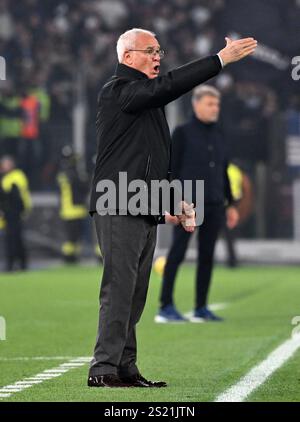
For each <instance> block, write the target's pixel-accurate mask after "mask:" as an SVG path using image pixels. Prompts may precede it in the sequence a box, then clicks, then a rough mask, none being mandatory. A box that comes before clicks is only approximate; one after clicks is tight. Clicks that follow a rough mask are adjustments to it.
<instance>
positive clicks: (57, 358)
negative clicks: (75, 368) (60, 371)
mask: <svg viewBox="0 0 300 422" xmlns="http://www.w3.org/2000/svg"><path fill="white" fill-rule="evenodd" d="M71 359H74V360H75V361H76V362H77V358H76V357H75V356H21V357H15V358H6V357H0V362H1V361H5V362H6V361H18V360H71Z"/></svg>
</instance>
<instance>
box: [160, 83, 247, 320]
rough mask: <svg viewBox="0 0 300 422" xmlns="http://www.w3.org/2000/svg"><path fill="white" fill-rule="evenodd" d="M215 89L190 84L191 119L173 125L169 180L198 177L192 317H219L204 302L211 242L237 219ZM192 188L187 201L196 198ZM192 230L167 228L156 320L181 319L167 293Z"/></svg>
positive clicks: (207, 318) (212, 254) (208, 280)
mask: <svg viewBox="0 0 300 422" xmlns="http://www.w3.org/2000/svg"><path fill="white" fill-rule="evenodd" d="M220 102H221V95H220V92H219V91H218V90H217V89H215V88H214V87H212V86H209V85H202V86H199V87H197V88H195V89H194V91H193V97H192V106H193V111H194V115H193V117H192V118H191V120H190V121H189V122H188V123H186V124H184V125H182V126H179V127H177V128H176V129H175V131H174V133H173V137H172V167H171V169H172V175H173V178H174V179H178V180H180V181H182V182H183V181H184V180H193V181H196V180H204V221H203V224H202V225H201V226H200V227H198V228H197V231H198V260H197V275H196V301H195V309H194V312H193V313H192V316H191V318H190V320H191V321H192V322H203V321H221V320H222V318H220V317H219V316H217V315H215V314H214V313H213V312H212V311H211V310H210V309H209V308H208V306H207V301H208V292H209V288H210V284H211V278H212V271H213V257H214V249H215V244H216V241H217V239H218V235H219V233H220V231H221V228H222V226H223V221H224V219H225V213H226V217H227V226H228V227H229V228H230V229H232V228H234V227H235V226H236V225H237V223H238V220H239V215H238V211H237V209H236V207H235V204H234V199H233V196H232V192H231V187H230V182H229V178H228V173H227V168H228V157H227V152H226V145H225V140H224V135H223V133H222V131H221V129H220V127H219V126H218V124H217V122H218V119H219V114H220ZM195 198H196V195H195V193H193V203H195V201H196V199H195ZM191 235H192V233H188V232H186V231H184V230H182V228H181V227H180V226H175V227H174V229H173V241H172V245H171V248H170V251H169V254H168V258H167V262H166V266H165V268H164V274H163V281H162V290H161V295H160V303H161V306H160V311H159V313H158V315H156V317H155V321H156V322H159V323H167V322H184V321H186V318H185V317H183V316H182V315H181V313H180V312H179V311H178V310H177V309H176V307H175V304H174V300H173V294H174V287H175V278H176V274H177V271H178V268H179V266H180V264H181V263H182V261H183V259H184V256H185V253H186V250H187V247H188V243H189V241H190V239H191Z"/></svg>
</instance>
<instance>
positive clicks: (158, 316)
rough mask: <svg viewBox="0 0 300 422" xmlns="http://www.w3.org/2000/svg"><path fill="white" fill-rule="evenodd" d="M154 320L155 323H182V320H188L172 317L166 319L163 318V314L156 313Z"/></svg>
mask: <svg viewBox="0 0 300 422" xmlns="http://www.w3.org/2000/svg"><path fill="white" fill-rule="evenodd" d="M154 322H156V323H157V324H182V323H184V322H188V321H187V320H175V319H174V320H173V319H168V318H165V317H163V316H160V315H156V317H155V318H154Z"/></svg>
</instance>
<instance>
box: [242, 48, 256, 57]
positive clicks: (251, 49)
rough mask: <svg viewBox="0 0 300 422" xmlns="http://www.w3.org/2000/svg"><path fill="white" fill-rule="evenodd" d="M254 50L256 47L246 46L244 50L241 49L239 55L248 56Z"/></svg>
mask: <svg viewBox="0 0 300 422" xmlns="http://www.w3.org/2000/svg"><path fill="white" fill-rule="evenodd" d="M255 50H256V47H255V48H247V49H246V50H243V51H242V53H241V57H246V56H249V55H250V54H252V53H254V51H255Z"/></svg>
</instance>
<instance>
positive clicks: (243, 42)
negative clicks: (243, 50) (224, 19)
mask: <svg viewBox="0 0 300 422" xmlns="http://www.w3.org/2000/svg"><path fill="white" fill-rule="evenodd" d="M253 41H254V42H257V41H256V40H255V39H254V38H252V37H251V38H241V39H240V40H234V41H233V42H234V43H235V44H247V43H250V42H253Z"/></svg>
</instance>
